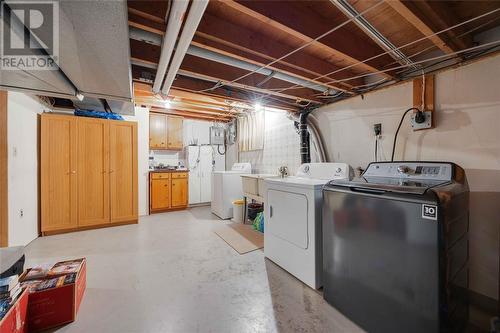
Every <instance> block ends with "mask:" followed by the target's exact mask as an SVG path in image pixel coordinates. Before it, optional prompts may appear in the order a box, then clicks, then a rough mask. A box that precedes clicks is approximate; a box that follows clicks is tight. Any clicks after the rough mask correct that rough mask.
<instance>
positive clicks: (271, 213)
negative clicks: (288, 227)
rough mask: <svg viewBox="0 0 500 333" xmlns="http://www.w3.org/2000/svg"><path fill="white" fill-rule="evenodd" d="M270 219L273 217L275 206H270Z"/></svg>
mask: <svg viewBox="0 0 500 333" xmlns="http://www.w3.org/2000/svg"><path fill="white" fill-rule="evenodd" d="M269 217H273V206H269Z"/></svg>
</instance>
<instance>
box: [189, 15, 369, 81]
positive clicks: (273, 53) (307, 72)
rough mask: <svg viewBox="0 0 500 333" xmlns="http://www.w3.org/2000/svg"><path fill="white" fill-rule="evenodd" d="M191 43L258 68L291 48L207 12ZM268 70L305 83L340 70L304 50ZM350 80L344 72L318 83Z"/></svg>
mask: <svg viewBox="0 0 500 333" xmlns="http://www.w3.org/2000/svg"><path fill="white" fill-rule="evenodd" d="M193 41H194V42H195V43H198V44H202V45H204V46H205V47H210V48H212V49H213V50H214V51H216V52H217V51H219V52H227V53H229V54H233V55H235V56H241V57H244V58H246V59H250V60H252V61H255V62H258V63H261V64H267V63H269V62H271V61H274V60H276V59H278V58H281V57H282V56H283V55H285V54H288V53H290V52H292V51H293V50H294V47H293V46H290V45H288V44H285V43H284V42H282V41H278V40H270V39H269V37H268V36H265V35H263V34H261V33H259V32H257V31H254V30H250V29H248V28H245V27H243V26H240V25H237V24H234V23H232V22H229V21H226V20H223V19H221V18H219V17H217V16H215V15H212V14H210V13H209V12H206V13H205V15H204V18H203V20H202V21H201V22H200V24H199V26H198V30H197V31H196V35H195V37H194V39H193ZM271 67H272V68H276V69H277V70H282V71H285V72H290V73H294V74H300V75H301V76H304V77H307V78H309V79H314V78H316V77H319V76H322V75H324V74H325V73H329V72H333V71H337V70H339V69H340V67H339V66H337V65H335V64H333V63H332V62H329V61H327V60H324V59H321V58H318V57H316V56H314V55H312V54H310V53H308V52H305V50H302V51H299V52H297V53H294V54H292V55H290V56H288V57H286V58H285V59H282V60H280V61H278V62H276V63H274V64H273V65H272V66H271ZM352 76H354V74H353V72H352V71H350V70H346V71H341V72H339V73H337V74H335V75H331V76H329V78H324V79H320V80H319V81H320V82H323V83H324V82H328V81H331V80H335V79H347V78H349V77H352ZM360 84H363V82H362V80H360V79H359V80H358V79H355V80H351V81H346V82H344V83H337V84H332V86H333V87H334V88H336V89H338V90H341V91H345V90H349V89H350V88H351V87H353V86H356V85H360Z"/></svg>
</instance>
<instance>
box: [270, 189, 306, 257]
mask: <svg viewBox="0 0 500 333" xmlns="http://www.w3.org/2000/svg"><path fill="white" fill-rule="evenodd" d="M267 200H268V203H269V221H268V222H266V232H270V233H272V234H273V235H274V236H276V237H279V238H281V239H283V240H285V241H287V242H290V243H292V244H293V245H295V246H298V247H300V248H302V249H307V247H308V235H307V223H308V221H307V216H308V212H307V197H306V196H305V195H303V194H299V193H292V192H285V191H278V190H273V189H270V190H269V191H268V192H267Z"/></svg>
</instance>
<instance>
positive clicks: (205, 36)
mask: <svg viewBox="0 0 500 333" xmlns="http://www.w3.org/2000/svg"><path fill="white" fill-rule="evenodd" d="M172 3H173V2H159V1H128V8H129V27H130V29H131V39H130V47H131V58H132V76H133V81H135V82H142V83H144V84H145V85H143V86H141V90H142V91H144V90H145V89H147V88H145V87H147V85H152V82H153V81H154V79H155V75H156V69H157V66H158V62H159V59H160V54H161V40H162V38H163V36H164V35H165V34H166V33H168V31H166V27H167V19H168V17H169V15H168V12H169V8H171V7H170V6H171V5H172ZM187 13H189V9H188V10H187ZM499 24H500V2H498V1H414V2H410V1H397V0H391V1H383V0H382V1H375V0H318V1H233V0H220V1H219V0H211V1H210V2H209V3H208V6H207V8H206V10H205V12H204V14H203V17H202V19H201V21H200V22H199V25H198V27H197V30H196V33H195V34H194V36H193V39H192V41H191V44H190V48H189V49H188V51H187V53H186V55H185V56H184V58H183V61H182V64H181V66H180V68H179V70H178V71H177V73H176V74H177V75H176V79H175V80H174V82H173V84H172V89H171V90H170V92H169V96H170V97H168V98H175V94H176V93H178V92H180V91H182V92H189V93H194V96H196V95H199V94H203V95H205V96H212V97H215V98H221V99H222V100H226V101H231V100H232V101H240V102H246V103H248V104H250V105H251V104H253V103H255V102H259V103H261V104H265V105H266V106H272V107H278V108H284V109H288V110H297V109H300V108H303V107H316V106H320V105H322V104H327V103H331V102H334V101H336V100H339V99H342V98H346V97H350V96H353V95H356V94H360V93H363V92H366V91H369V90H370V89H374V88H376V87H379V86H380V85H388V84H393V83H396V82H399V81H401V80H404V79H407V78H410V77H411V76H412V75H419V74H421V73H422V71H423V70H425V69H426V66H428V65H429V64H430V63H433V62H438V61H440V62H441V63H442V62H443V61H445V60H449V61H448V62H446V65H451V64H454V63H457V62H460V61H463V60H468V59H470V58H471V57H472V56H476V55H477V54H476V53H479V52H484V51H489V52H493V51H496V50H497V49H496V47H498V46H499V42H497V43H490V44H488V45H485V46H484V48H482V47H478V42H477V41H476V40H475V39H474V37H475V36H476V35H478V34H480V33H482V32H484V31H486V30H489V29H492V28H494V27H497V26H498V25H499ZM469 49H470V50H469ZM469 51H470V52H469ZM473 52H475V53H473ZM429 59H431V60H429ZM424 60H429V62H425V61H424ZM431 61H432V62H431ZM433 69H435V68H433ZM149 94H150V96H149V98H150V102H152V103H154V102H155V98H156V101H157V102H158V101H161V100H162V98H167V96H163V97H158V95H155V94H154V93H152V92H151V91H150V92H149ZM142 97H143V98H144V97H145V96H142ZM136 102H137V101H136ZM141 103H143V104H147V101H146V100H144V99H143V100H142V101H141ZM179 108H180V106H179ZM229 109H230V110H233V109H232V108H229ZM178 111H179V110H178ZM228 112H229V111H228ZM226 116H228V117H231V116H232V114H227V115H226Z"/></svg>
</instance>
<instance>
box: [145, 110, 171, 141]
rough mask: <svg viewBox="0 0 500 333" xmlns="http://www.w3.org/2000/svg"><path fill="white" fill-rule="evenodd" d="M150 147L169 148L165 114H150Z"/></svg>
mask: <svg viewBox="0 0 500 333" xmlns="http://www.w3.org/2000/svg"><path fill="white" fill-rule="evenodd" d="M149 148H151V149H166V148H167V117H166V116H165V115H164V114H157V113H150V114H149Z"/></svg>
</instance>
